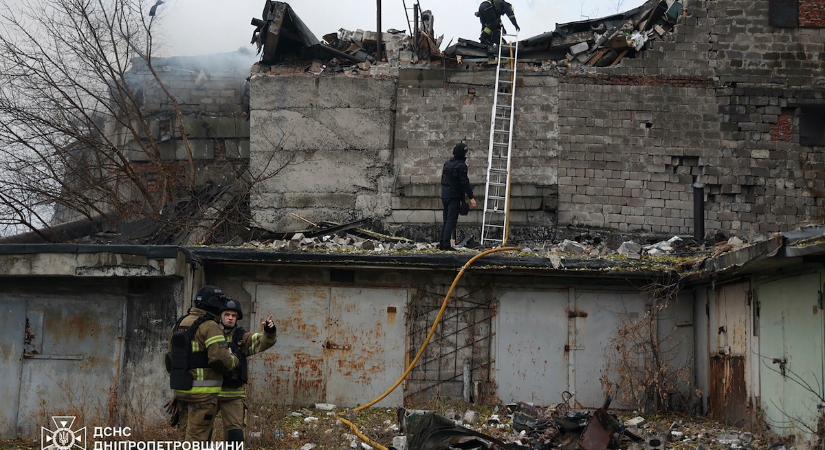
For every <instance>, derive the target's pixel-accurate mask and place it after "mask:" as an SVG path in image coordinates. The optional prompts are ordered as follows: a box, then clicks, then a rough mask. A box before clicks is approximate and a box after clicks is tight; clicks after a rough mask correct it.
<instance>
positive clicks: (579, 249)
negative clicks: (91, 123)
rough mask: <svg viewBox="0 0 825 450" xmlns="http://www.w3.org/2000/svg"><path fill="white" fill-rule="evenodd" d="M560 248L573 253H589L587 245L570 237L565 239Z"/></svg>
mask: <svg viewBox="0 0 825 450" xmlns="http://www.w3.org/2000/svg"><path fill="white" fill-rule="evenodd" d="M559 250H561V251H562V252H564V253H569V254H573V255H583V254H586V253H589V251H588V249H587V247H586V246H584V245H582V244H580V243H578V242H576V241H571V240H569V239H565V240H564V242H562V243H561V244H560V245H559Z"/></svg>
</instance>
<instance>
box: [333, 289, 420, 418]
mask: <svg viewBox="0 0 825 450" xmlns="http://www.w3.org/2000/svg"><path fill="white" fill-rule="evenodd" d="M406 304H407V291H406V290H405V289H361V288H338V287H334V288H332V295H331V298H330V322H329V334H328V336H327V341H326V345H325V348H326V349H325V362H326V368H327V395H326V399H327V403H332V404H335V405H357V404H359V403H365V402H366V401H368V400H371V399H373V398H375V397H377V396H378V395H380V394H381V393H383V392H384V391H385V390H386V389H387V388H388V387H390V386H391V385H392V383H394V382H395V381H396V380H397V379H398V377H399V376H401V373H402V372H403V371H404V339H405V337H404V335H405V321H404V317H405V316H406ZM402 404H403V389H397V390H396V391H395V392H393V393H392V394H390V395H389V396H388V397H387V398H385V399H384V400H382V401H381V402H379V403H378V405H377V406H402Z"/></svg>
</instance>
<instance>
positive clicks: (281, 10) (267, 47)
mask: <svg viewBox="0 0 825 450" xmlns="http://www.w3.org/2000/svg"><path fill="white" fill-rule="evenodd" d="M252 24H253V25H255V26H256V30H255V34H254V36H253V42H255V43H257V44H258V48H259V49H262V53H263V55H262V58H261V60H262V62H264V63H269V64H271V63H275V62H277V61H280V60H283V59H284V57H285V56H287V55H296V56H300V55H301V54H302V53H303V51H304V50H306V49H311V48H313V47H316V46H318V45H320V41H319V40H318V38H316V37H315V35H314V34H312V31H310V29H309V27H307V26H306V24H305V23H304V22H303V21H302V20H301V18H300V17H298V14H296V13H295V11H294V10H293V9H292V7H291V6H290V5H289V4H287V3H284V2H276V1H272V0H267V2H266V5H265V6H264V11H263V20H259V19H253V20H252Z"/></svg>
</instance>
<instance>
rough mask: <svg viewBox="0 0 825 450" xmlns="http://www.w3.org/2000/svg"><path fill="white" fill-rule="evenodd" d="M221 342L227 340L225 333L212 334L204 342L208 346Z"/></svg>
mask: <svg viewBox="0 0 825 450" xmlns="http://www.w3.org/2000/svg"><path fill="white" fill-rule="evenodd" d="M221 342H226V337H224V335H222V334H219V335H217V336H212V337H211V338H209V339H207V340H206V342H204V343H203V344H204V345H205V346H206V348H209V347H211V346H212V344H219V343H221Z"/></svg>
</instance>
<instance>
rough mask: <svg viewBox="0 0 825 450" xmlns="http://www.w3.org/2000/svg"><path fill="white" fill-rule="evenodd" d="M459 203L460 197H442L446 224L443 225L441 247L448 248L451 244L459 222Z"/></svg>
mask: <svg viewBox="0 0 825 450" xmlns="http://www.w3.org/2000/svg"><path fill="white" fill-rule="evenodd" d="M459 203H461V199H458V198H442V199H441V204H442V205H443V207H444V210H443V217H444V224H443V225H442V226H441V241H440V242H439V243H438V246H439V247H440V248H447V247H449V246H450V238H451V237H452V236H453V233H454V232H455V227H456V225H457V224H458V205H459Z"/></svg>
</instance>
